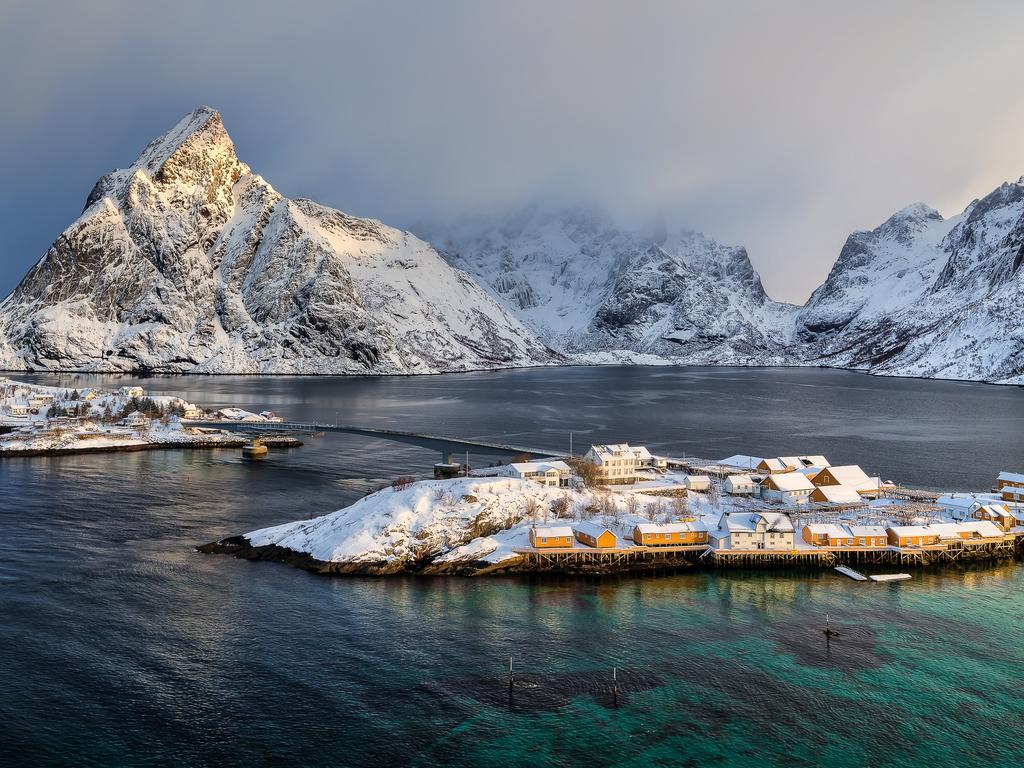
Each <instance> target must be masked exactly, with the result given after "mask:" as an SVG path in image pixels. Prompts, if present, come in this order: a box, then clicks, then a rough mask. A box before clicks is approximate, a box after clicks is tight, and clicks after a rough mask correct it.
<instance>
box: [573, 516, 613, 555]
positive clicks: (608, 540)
mask: <svg viewBox="0 0 1024 768" xmlns="http://www.w3.org/2000/svg"><path fill="white" fill-rule="evenodd" d="M572 532H573V533H574V534H576V540H577V541H579V542H580V543H581V544H586V545H587V546H588V547H594V548H596V549H608V548H610V547H614V546H615V545H616V544H618V543H619V538H618V536H616V535H615V534H614V533H613V532H612V531H611V530H610V529H608V528H605V527H604V526H603V525H597V524H596V523H588V522H586V521H584V522H582V523H576V524H574V525H573V527H572Z"/></svg>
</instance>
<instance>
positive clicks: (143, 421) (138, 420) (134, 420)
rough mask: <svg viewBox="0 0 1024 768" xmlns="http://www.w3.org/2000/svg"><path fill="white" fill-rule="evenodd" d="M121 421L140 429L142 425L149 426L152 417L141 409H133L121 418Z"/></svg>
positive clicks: (127, 425)
mask: <svg viewBox="0 0 1024 768" xmlns="http://www.w3.org/2000/svg"><path fill="white" fill-rule="evenodd" d="M120 423H121V424H122V425H124V426H126V427H134V428H136V429H138V428H140V427H148V426H149V423H150V419H149V416H147V415H146V414H144V413H141V412H139V411H132V412H131V413H129V414H128V415H127V416H125V417H124V418H123V419H121V422H120Z"/></svg>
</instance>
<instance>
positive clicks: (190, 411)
mask: <svg viewBox="0 0 1024 768" xmlns="http://www.w3.org/2000/svg"><path fill="white" fill-rule="evenodd" d="M181 418H183V419H190V420H192V421H194V420H196V419H201V418H203V409H202V408H200V407H199V406H197V405H192V403H185V405H184V406H182V409H181Z"/></svg>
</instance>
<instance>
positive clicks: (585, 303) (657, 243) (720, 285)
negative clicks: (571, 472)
mask: <svg viewBox="0 0 1024 768" xmlns="http://www.w3.org/2000/svg"><path fill="white" fill-rule="evenodd" d="M424 235H425V236H427V237H429V238H430V239H431V242H433V244H434V245H435V247H437V248H438V250H439V251H441V253H442V255H443V256H444V257H445V258H446V259H447V260H448V261H449V262H451V263H452V264H453V265H455V266H457V267H459V268H460V269H464V270H466V271H467V272H469V273H470V274H471V275H473V276H474V277H475V278H476V279H477V281H478V282H479V283H480V284H481V285H483V286H484V287H486V288H487V290H488V291H489V292H490V293H491V295H492V296H494V297H495V299H497V300H498V301H499V302H501V304H502V305H503V306H504V307H505V308H506V309H507V310H508V311H509V312H511V313H514V314H515V315H516V316H517V317H519V318H520V319H521V320H522V321H523V323H524V324H526V325H527V326H528V327H529V328H530V329H531V330H533V331H534V332H536V333H537V334H538V335H539V336H540V338H541V339H542V340H543V341H544V342H545V343H547V344H548V345H550V346H551V347H553V348H555V349H557V350H560V351H563V352H566V353H577V354H579V353H583V354H584V359H597V360H605V359H615V360H624V359H631V358H632V359H636V360H637V361H642V360H643V356H644V355H652V354H653V355H657V356H660V357H663V358H667V359H669V360H672V361H673V362H677V363H690V364H740V365H744V364H757V365H766V364H773V363H774V364H787V363H789V362H791V354H790V353H789V352H788V347H789V345H790V343H791V337H792V325H793V321H792V309H793V308H792V307H790V306H788V305H785V304H780V303H778V302H775V301H772V300H771V299H769V298H768V297H767V296H766V295H765V292H764V289H763V287H762V286H761V280H760V278H759V277H758V275H757V273H756V272H755V271H754V269H753V267H751V265H750V260H749V258H748V257H747V253H746V251H745V250H744V249H743V248H731V247H726V246H723V245H720V244H718V243H716V242H715V241H713V240H710V239H708V238H706V237H704V236H703V235H700V234H697V233H694V232H688V231H681V232H675V233H671V234H665V233H656V234H648V233H642V232H638V231H630V230H626V229H623V228H620V227H616V226H615V225H614V224H612V223H611V222H610V221H609V220H607V219H606V218H604V217H602V216H600V215H598V214H596V213H594V212H590V211H579V210H576V211H560V212H542V211H539V210H536V209H529V210H525V211H521V212H519V213H518V214H516V215H515V216H512V217H510V218H508V219H505V220H498V221H490V220H484V219H475V220H469V221H464V222H462V223H461V224H460V225H458V226H455V227H453V228H450V229H445V230H436V231H435V232H433V233H431V232H424ZM613 351H624V352H627V353H634V354H633V355H628V356H623V355H621V354H620V355H618V356H613V357H611V358H608V357H607V356H606V355H605V354H604V353H609V352H613ZM591 353H602V354H599V355H596V356H592V357H589V358H588V357H586V355H588V354H591Z"/></svg>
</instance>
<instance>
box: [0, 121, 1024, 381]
mask: <svg viewBox="0 0 1024 768" xmlns="http://www.w3.org/2000/svg"><path fill="white" fill-rule="evenodd" d="M421 234H422V235H423V236H424V238H425V239H426V240H429V241H430V242H432V243H434V245H435V246H436V248H437V250H435V249H434V247H431V245H428V244H427V242H424V240H421V239H419V238H417V237H415V236H414V235H412V234H410V233H407V232H401V231H399V230H397V229H393V228H391V227H388V226H386V225H384V224H382V223H380V222H378V221H374V220H371V219H360V218H356V217H353V216H349V215H347V214H344V213H342V212H340V211H335V210H333V209H330V208H326V207H324V206H321V205H318V204H317V203H314V202H313V201H310V200H304V199H295V200H289V199H287V198H284V197H283V196H281V195H280V194H279V193H278V192H277V191H275V190H274V189H273V187H271V186H270V185H269V184H268V183H267V182H266V181H264V180H263V179H262V178H261V177H259V176H258V175H255V174H253V173H252V171H251V170H250V169H249V167H248V166H247V165H245V164H244V163H242V162H241V161H240V160H239V159H238V157H237V155H236V153H235V148H234V144H233V143H232V141H231V139H230V137H229V136H228V134H227V132H226V131H225V129H224V126H223V123H222V122H221V118H220V115H219V114H218V113H217V112H216V111H215V110H213V109H211V108H209V107H200V108H198V109H196V110H194V111H193V112H192V113H191V114H189V115H187V116H186V117H185V118H183V119H182V120H181V121H180V122H179V123H178V124H177V125H175V126H174V127H173V128H172V129H171V130H170V131H168V132H167V133H165V134H164V135H163V136H161V137H160V138H158V139H157V140H156V141H154V142H152V143H151V144H149V145H148V146H147V147H146V148H145V149H144V150H143V152H142V154H141V155H140V156H139V157H138V159H137V160H136V161H135V162H134V163H133V164H132V165H131V166H129V167H128V168H126V169H120V170H116V171H113V172H111V173H108V174H106V175H105V176H103V177H102V178H101V179H100V180H99V181H98V182H97V183H96V185H95V186H94V188H93V189H92V191H91V192H90V194H89V196H88V198H87V201H86V206H85V210H84V211H83V212H82V215H81V216H80V217H79V218H78V219H77V220H76V221H75V222H73V223H72V224H71V225H70V226H69V227H68V228H67V229H66V230H65V231H64V232H63V233H62V234H61V235H60V237H58V239H57V240H56V241H55V242H54V243H53V245H52V246H51V247H50V248H49V249H48V250H47V252H46V254H44V255H43V257H42V258H41V259H40V260H39V261H38V262H37V263H36V264H35V266H34V267H33V268H32V269H31V270H30V271H29V273H28V274H27V275H26V276H25V277H24V279H23V280H22V281H21V283H20V284H19V285H18V286H17V288H16V289H15V290H14V292H13V293H11V294H10V295H9V296H8V297H6V298H5V299H4V300H3V301H2V302H0V368H3V369H7V370H82V371H153V372H156V371H160V372H172V373H181V372H207V373H308V374H416V373H437V372H446V371H465V370H473V369H481V368H511V367H521V366H532V365H552V364H553V365H558V364H564V363H577V364H587V363H615V362H623V363H628V362H639V363H650V364H681V365H789V366H808V365H822V366H832V367H842V368H853V369H857V370H864V371H868V372H871V373H877V374H885V375H899V376H924V377H938V378H956V379H972V380H983V381H992V382H999V383H1009V384H1024V177H1022V178H1021V179H1020V180H1019V181H1017V182H1015V183H1006V184H1003V185H1001V186H1000V187H999V188H997V189H996V190H994V191H993V192H992V193H991V194H989V195H987V196H985V197H984V198H981V199H979V200H975V201H974V202H972V203H971V204H970V205H969V206H968V207H967V209H966V210H965V211H964V212H963V213H961V214H959V215H957V216H954V217H951V218H949V219H943V218H942V216H941V215H939V213H938V212H937V211H935V210H933V209H931V208H929V207H927V206H925V205H923V204H920V203H919V204H915V205H912V206H909V207H908V208H905V209H903V210H902V211H899V212H897V213H896V214H894V215H893V216H892V217H890V218H889V219H888V220H886V221H885V222H884V223H883V224H881V225H880V226H879V227H877V228H876V229H874V230H871V231H869V232H855V233H853V234H851V235H850V236H849V238H848V239H847V241H846V244H845V245H844V247H843V249H842V251H841V252H840V254H839V258H838V259H837V260H836V262H835V264H834V265H833V267H832V270H831V272H830V274H829V276H828V278H827V279H826V280H825V282H824V283H822V285H821V286H819V287H818V288H817V290H815V292H814V293H813V294H812V296H811V297H810V299H809V300H808V302H807V303H806V304H805V305H804V306H802V307H795V306H792V305H789V304H784V303H780V302H776V301H773V300H772V299H771V298H769V297H768V296H767V295H766V293H765V291H764V288H763V286H762V284H761V280H760V277H759V276H758V274H757V272H756V271H755V270H754V268H753V266H752V265H751V262H750V259H749V257H748V255H747V252H746V250H745V249H744V248H742V247H731V246H725V245H721V244H719V243H717V242H715V241H714V240H712V239H710V238H707V237H705V236H704V235H701V234H699V233H696V232H691V231H687V230H679V231H647V232H645V231H639V230H631V229H628V228H623V227H620V226H616V225H614V224H613V223H611V222H610V220H608V219H607V218H606V217H604V216H602V215H600V214H597V213H595V212H593V211H587V210H582V209H570V210H541V209H539V208H530V209H526V210H523V211H519V212H517V213H514V214H512V215H506V216H502V217H494V218H481V217H477V218H474V219H467V220H465V221H463V222H459V223H457V224H454V225H450V226H444V227H437V226H434V227H430V228H425V229H424V231H422V232H421ZM439 251H440V254H439Z"/></svg>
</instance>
